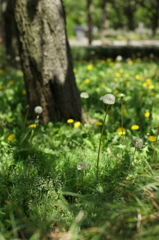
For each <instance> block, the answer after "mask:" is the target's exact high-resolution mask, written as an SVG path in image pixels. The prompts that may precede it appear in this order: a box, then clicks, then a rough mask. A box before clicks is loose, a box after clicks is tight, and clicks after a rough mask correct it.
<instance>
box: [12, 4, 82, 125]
mask: <svg viewBox="0 0 159 240" xmlns="http://www.w3.org/2000/svg"><path fill="white" fill-rule="evenodd" d="M13 6H14V16H15V20H16V23H17V28H18V33H19V34H18V35H19V41H20V53H21V61H22V67H23V71H24V79H25V85H26V91H27V99H28V104H29V112H30V116H31V118H35V113H34V108H35V106H39V105H40V106H42V108H43V113H42V116H41V118H42V119H41V121H42V122H43V123H48V122H50V121H61V120H64V121H66V120H67V119H69V118H72V119H74V120H78V121H82V110H81V103H80V96H79V93H78V90H77V86H76V82H75V76H74V73H73V63H72V59H71V53H70V47H69V44H68V40H67V36H66V29H65V13H64V8H63V5H62V2H61V0H13Z"/></svg>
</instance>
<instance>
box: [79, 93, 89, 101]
mask: <svg viewBox="0 0 159 240" xmlns="http://www.w3.org/2000/svg"><path fill="white" fill-rule="evenodd" d="M80 97H81V98H85V99H86V98H89V95H88V93H86V92H81V94H80Z"/></svg>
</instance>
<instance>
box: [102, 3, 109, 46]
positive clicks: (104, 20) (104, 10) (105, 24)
mask: <svg viewBox="0 0 159 240" xmlns="http://www.w3.org/2000/svg"><path fill="white" fill-rule="evenodd" d="M101 10H102V18H101V42H102V46H103V47H106V46H107V39H106V34H107V29H108V19H107V1H105V0H102V1H101Z"/></svg>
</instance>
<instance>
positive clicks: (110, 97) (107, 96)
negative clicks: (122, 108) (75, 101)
mask: <svg viewBox="0 0 159 240" xmlns="http://www.w3.org/2000/svg"><path fill="white" fill-rule="evenodd" d="M100 100H102V101H103V102H104V103H105V104H108V105H112V104H114V103H115V96H114V95H113V94H111V93H108V94H105V95H104V96H102V97H100Z"/></svg>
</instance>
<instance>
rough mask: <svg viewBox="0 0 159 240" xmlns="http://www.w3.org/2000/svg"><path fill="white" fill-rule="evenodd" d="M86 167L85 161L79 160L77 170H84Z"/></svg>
mask: <svg viewBox="0 0 159 240" xmlns="http://www.w3.org/2000/svg"><path fill="white" fill-rule="evenodd" d="M86 169H87V164H86V163H85V162H80V163H79V164H77V170H86Z"/></svg>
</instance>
